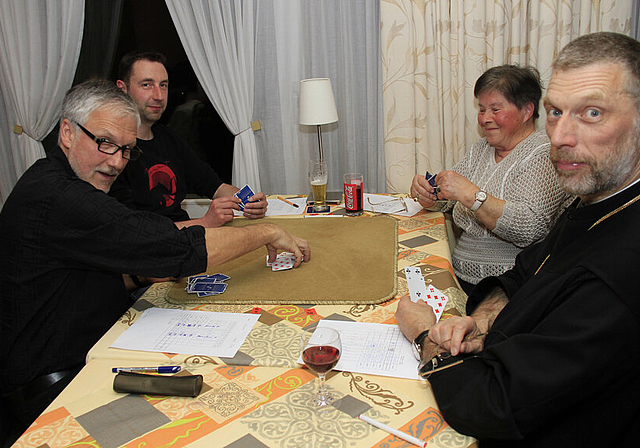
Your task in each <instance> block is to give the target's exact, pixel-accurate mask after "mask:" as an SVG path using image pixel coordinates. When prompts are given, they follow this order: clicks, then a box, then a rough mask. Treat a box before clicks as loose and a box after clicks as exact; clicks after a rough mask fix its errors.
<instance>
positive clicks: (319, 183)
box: [309, 160, 329, 212]
mask: <svg viewBox="0 0 640 448" xmlns="http://www.w3.org/2000/svg"><path fill="white" fill-rule="evenodd" d="M327 177H328V176H327V162H325V161H324V160H323V161H320V160H310V161H309V183H310V184H311V192H312V193H313V211H314V212H326V211H328V210H329V206H328V205H327Z"/></svg>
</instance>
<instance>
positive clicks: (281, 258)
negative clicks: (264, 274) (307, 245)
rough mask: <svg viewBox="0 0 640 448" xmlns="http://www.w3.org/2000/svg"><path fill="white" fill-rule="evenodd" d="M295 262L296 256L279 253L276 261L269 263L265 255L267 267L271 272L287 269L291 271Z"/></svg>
mask: <svg viewBox="0 0 640 448" xmlns="http://www.w3.org/2000/svg"><path fill="white" fill-rule="evenodd" d="M295 262H296V256H295V255H294V254H292V253H291V252H281V253H279V254H278V256H277V257H276V260H275V261H274V262H272V263H269V255H267V266H271V270H272V271H284V270H287V269H293V265H294V264H295Z"/></svg>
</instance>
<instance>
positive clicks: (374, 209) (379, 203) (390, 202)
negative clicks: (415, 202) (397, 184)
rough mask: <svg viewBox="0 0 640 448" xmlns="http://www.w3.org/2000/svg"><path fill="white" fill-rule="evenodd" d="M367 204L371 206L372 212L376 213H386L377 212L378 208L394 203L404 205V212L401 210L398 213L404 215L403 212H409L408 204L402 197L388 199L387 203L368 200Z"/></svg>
mask: <svg viewBox="0 0 640 448" xmlns="http://www.w3.org/2000/svg"><path fill="white" fill-rule="evenodd" d="M367 202H368V203H369V205H370V206H371V211H373V212H374V213H385V212H379V211H376V206H380V205H385V204H392V203H394V202H398V203H400V204H402V210H399V211H398V213H402V212H407V211H408V209H407V204H406V203H405V202H404V200H403V199H402V198H400V197H397V198H393V199H388V200H386V201H381V202H375V203H374V202H371V198H367Z"/></svg>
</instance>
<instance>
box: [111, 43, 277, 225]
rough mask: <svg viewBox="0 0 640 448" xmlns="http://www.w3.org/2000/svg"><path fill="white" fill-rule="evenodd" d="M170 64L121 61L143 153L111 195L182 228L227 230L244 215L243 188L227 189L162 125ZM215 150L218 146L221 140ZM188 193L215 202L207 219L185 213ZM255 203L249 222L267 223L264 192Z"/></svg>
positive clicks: (154, 59)
mask: <svg viewBox="0 0 640 448" xmlns="http://www.w3.org/2000/svg"><path fill="white" fill-rule="evenodd" d="M165 64H166V62H165V57H164V56H163V55H162V54H160V53H156V52H138V51H133V52H130V53H128V54H126V55H125V56H124V57H123V58H122V60H121V61H120V67H119V74H118V78H119V79H118V81H117V82H116V84H117V86H118V87H119V88H120V89H122V91H123V92H125V93H126V94H128V95H129V96H130V97H131V98H132V99H133V100H134V101H135V103H136V105H137V106H138V110H139V111H140V120H141V122H140V126H139V127H138V141H137V145H138V146H139V147H140V148H141V149H142V151H143V153H142V156H141V157H140V158H139V159H138V160H136V161H134V162H131V163H130V164H129V165H128V166H127V167H126V169H125V170H124V171H123V173H122V176H120V177H119V178H118V180H117V181H116V182H115V183H114V185H113V188H112V190H111V193H110V194H111V195H112V196H113V197H115V198H117V199H118V200H119V201H120V202H122V203H124V204H126V205H127V206H128V207H130V208H133V209H134V210H146V211H151V212H154V213H158V214H161V215H163V216H167V217H169V218H171V219H172V220H173V221H174V222H176V223H177V225H178V226H179V227H182V226H185V225H194V224H199V225H203V226H205V227H217V226H220V225H223V224H224V223H226V222H229V221H231V220H232V219H233V216H234V215H233V212H234V210H238V211H240V206H239V205H238V203H239V202H240V201H239V200H238V199H237V198H236V197H234V196H233V194H234V193H235V192H237V191H238V188H237V187H234V186H233V185H230V184H227V183H223V182H222V181H221V180H220V178H219V177H218V174H217V173H216V172H215V171H214V170H213V169H212V168H211V167H210V166H209V165H207V164H206V163H204V162H203V161H202V160H200V159H199V158H198V156H197V155H196V154H195V152H194V151H193V150H192V149H191V148H190V147H189V145H188V144H187V143H186V142H185V141H184V140H183V139H182V138H180V136H179V135H178V134H176V133H175V132H174V131H172V130H171V129H169V128H167V127H166V126H164V125H162V124H160V123H158V120H160V117H162V114H163V113H164V111H165V109H166V107H167V99H168V92H169V75H168V73H167V70H166V67H165ZM211 144H212V145H213V144H215V136H212V138H211ZM187 191H191V192H195V193H197V194H199V195H200V196H203V197H206V198H211V199H212V202H211V204H210V206H209V209H208V211H207V214H206V215H205V216H204V217H203V218H200V219H193V220H191V219H190V217H189V215H188V214H187V212H186V211H184V210H183V209H182V208H181V205H180V204H181V203H182V201H183V200H184V198H185V197H186V195H187ZM249 200H250V201H251V202H249V203H248V204H246V206H245V209H244V216H245V217H247V218H250V219H251V218H262V217H264V216H265V213H266V210H267V199H266V196H265V195H264V193H261V192H258V193H256V194H255V195H254V196H253V197H251V198H249Z"/></svg>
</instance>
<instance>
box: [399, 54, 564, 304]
mask: <svg viewBox="0 0 640 448" xmlns="http://www.w3.org/2000/svg"><path fill="white" fill-rule="evenodd" d="M474 95H475V97H476V98H477V99H478V106H479V111H478V124H479V125H480V127H481V128H482V129H483V131H484V133H485V137H484V138H483V139H481V140H479V141H477V142H476V143H474V144H473V145H472V146H471V148H470V149H469V151H468V152H467V154H466V155H465V157H464V158H463V159H462V160H461V161H460V162H459V163H458V164H456V165H455V166H454V167H453V170H451V171H442V172H440V173H438V175H437V176H436V177H435V182H433V180H432V182H433V184H434V186H432V185H431V184H430V183H429V180H428V179H425V177H424V176H421V175H416V176H415V177H414V179H413V182H412V185H411V195H412V197H414V198H416V199H417V200H418V201H419V202H420V204H421V205H422V206H423V207H426V208H429V209H431V210H434V209H435V210H441V211H444V212H447V211H451V212H452V215H453V221H454V223H455V225H456V226H457V227H458V228H459V229H460V230H461V235H460V238H459V239H458V241H457V244H456V248H455V250H454V252H453V256H452V261H453V268H454V271H455V273H456V275H457V277H458V280H459V282H460V285H461V286H462V288H463V289H464V290H465V292H466V293H467V294H469V293H470V292H471V290H472V289H473V287H474V286H475V285H476V284H477V283H478V282H479V281H480V280H482V279H483V278H484V277H487V276H495V275H500V274H502V273H503V272H505V271H507V270H508V269H510V268H511V267H513V265H514V264H515V258H516V255H517V254H518V252H520V251H521V250H522V249H523V248H525V247H527V246H529V245H531V244H533V243H534V242H536V241H538V240H540V239H541V238H543V237H544V236H545V235H546V234H547V232H548V231H549V229H550V228H551V226H552V225H553V223H554V222H555V219H556V217H557V216H558V215H559V211H561V210H562V209H563V204H565V203H568V200H569V199H570V198H569V197H568V196H567V195H566V194H565V193H564V192H563V191H562V190H561V189H560V186H559V185H558V181H557V178H556V174H555V171H554V169H553V166H552V164H551V161H550V160H549V149H550V144H549V139H548V138H547V136H546V134H545V133H542V132H539V131H536V128H535V120H536V118H538V116H539V115H538V106H539V102H540V97H541V95H542V88H541V85H540V77H539V74H538V71H537V70H536V69H534V68H524V67H518V66H514V65H503V66H499V67H493V68H491V69H489V70H487V71H486V72H485V73H484V74H483V75H482V76H481V77H480V78H479V79H478V81H477V82H476V85H475V88H474Z"/></svg>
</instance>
